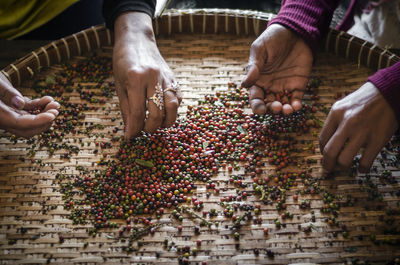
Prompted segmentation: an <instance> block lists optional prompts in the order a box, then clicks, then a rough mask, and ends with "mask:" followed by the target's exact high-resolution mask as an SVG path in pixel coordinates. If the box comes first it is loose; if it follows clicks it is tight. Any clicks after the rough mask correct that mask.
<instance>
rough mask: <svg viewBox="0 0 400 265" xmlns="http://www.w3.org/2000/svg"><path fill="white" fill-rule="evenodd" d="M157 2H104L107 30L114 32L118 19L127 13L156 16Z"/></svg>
mask: <svg viewBox="0 0 400 265" xmlns="http://www.w3.org/2000/svg"><path fill="white" fill-rule="evenodd" d="M155 8H156V0H104V3H103V16H104V19H105V21H106V26H107V28H109V29H111V30H113V29H114V23H115V21H116V20H117V18H118V17H119V16H120V15H121V14H123V13H126V12H130V11H136V12H141V13H145V14H147V15H148V16H149V17H150V18H152V17H153V16H154V11H155Z"/></svg>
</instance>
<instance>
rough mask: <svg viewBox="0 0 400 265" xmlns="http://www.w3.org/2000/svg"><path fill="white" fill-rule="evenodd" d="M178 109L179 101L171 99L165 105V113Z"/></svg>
mask: <svg viewBox="0 0 400 265" xmlns="http://www.w3.org/2000/svg"><path fill="white" fill-rule="evenodd" d="M178 107H179V99H177V98H176V99H171V100H170V101H169V102H168V103H167V104H165V108H166V109H167V111H175V110H177V109H178Z"/></svg>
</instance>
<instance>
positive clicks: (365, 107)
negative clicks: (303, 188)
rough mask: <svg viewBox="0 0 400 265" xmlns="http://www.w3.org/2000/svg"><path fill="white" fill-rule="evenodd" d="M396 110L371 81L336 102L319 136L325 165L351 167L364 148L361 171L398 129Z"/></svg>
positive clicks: (369, 165) (367, 167)
mask: <svg viewBox="0 0 400 265" xmlns="http://www.w3.org/2000/svg"><path fill="white" fill-rule="evenodd" d="M398 127H399V124H398V122H397V120H396V116H395V113H394V111H393V109H392V107H391V106H390V105H389V103H388V102H387V101H386V99H385V98H384V97H383V96H382V94H381V93H380V92H379V90H378V89H377V88H376V87H375V86H374V84H372V83H371V82H367V83H365V84H364V85H363V86H361V87H360V88H359V89H358V90H356V91H355V92H353V93H351V94H350V95H348V96H346V97H345V98H343V99H341V100H339V101H337V102H336V103H335V104H333V106H332V109H331V111H330V112H329V114H328V117H327V119H326V121H325V125H324V127H323V128H322V131H321V135H320V138H319V141H320V149H321V153H322V154H323V156H324V157H323V167H324V169H325V170H327V171H333V170H334V169H335V168H337V169H342V170H343V169H348V168H349V167H350V166H351V165H352V163H353V159H354V157H355V155H356V154H357V153H358V152H359V151H360V149H361V148H363V151H362V156H361V159H360V164H359V171H360V172H364V173H365V172H368V171H369V169H370V167H371V165H372V163H373V161H374V159H375V158H376V156H377V155H378V153H379V152H380V151H381V149H382V148H383V147H384V146H385V144H386V143H387V142H389V140H390V138H391V137H392V136H393V134H394V133H395V132H396V130H397V129H398Z"/></svg>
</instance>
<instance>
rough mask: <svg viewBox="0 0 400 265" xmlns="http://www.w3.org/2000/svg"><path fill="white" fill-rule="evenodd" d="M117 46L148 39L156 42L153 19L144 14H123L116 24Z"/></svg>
mask: <svg viewBox="0 0 400 265" xmlns="http://www.w3.org/2000/svg"><path fill="white" fill-rule="evenodd" d="M114 37H115V45H116V46H117V45H119V44H120V43H121V42H122V43H124V42H125V41H129V42H130V41H136V40H137V39H138V38H140V39H148V40H150V41H154V42H155V36H154V31H153V24H152V19H151V17H150V16H149V15H148V14H146V13H143V12H138V11H132V12H125V13H122V14H121V15H120V16H119V17H118V18H117V19H116V20H115V24H114Z"/></svg>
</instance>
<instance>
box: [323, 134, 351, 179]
mask: <svg viewBox="0 0 400 265" xmlns="http://www.w3.org/2000/svg"><path fill="white" fill-rule="evenodd" d="M347 139H348V133H347V131H346V130H344V129H343V127H339V128H338V130H337V131H336V132H335V133H334V134H333V136H332V137H331V138H330V139H329V141H328V142H327V144H326V145H325V146H324V148H323V151H322V154H323V156H324V158H323V161H322V166H323V168H324V169H325V170H327V171H329V172H330V171H332V170H333V169H334V168H335V165H336V162H337V158H338V156H339V153H340V152H341V150H342V149H343V148H344V145H345V143H346V142H347Z"/></svg>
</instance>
